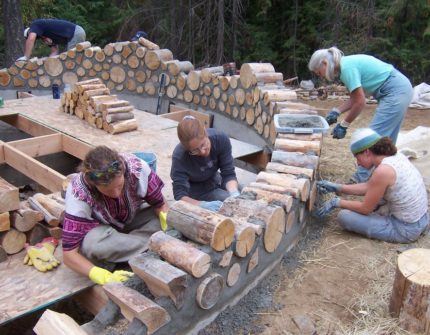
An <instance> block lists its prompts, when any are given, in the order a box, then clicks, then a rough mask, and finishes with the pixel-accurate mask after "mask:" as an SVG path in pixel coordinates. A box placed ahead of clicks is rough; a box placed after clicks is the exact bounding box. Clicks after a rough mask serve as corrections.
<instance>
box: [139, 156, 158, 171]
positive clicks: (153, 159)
mask: <svg viewBox="0 0 430 335" xmlns="http://www.w3.org/2000/svg"><path fill="white" fill-rule="evenodd" d="M133 155H135V156H136V157H138V158H140V159H141V160H143V161H145V162H146V163H147V164H148V165H149V167H150V168H151V169H152V170H153V171H154V172H155V171H157V156H155V154H153V153H152V152H143V151H140V152H133Z"/></svg>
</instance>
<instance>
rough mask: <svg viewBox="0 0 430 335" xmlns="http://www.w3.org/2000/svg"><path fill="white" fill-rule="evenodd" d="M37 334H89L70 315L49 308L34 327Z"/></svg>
mask: <svg viewBox="0 0 430 335" xmlns="http://www.w3.org/2000/svg"><path fill="white" fill-rule="evenodd" d="M33 330H34V332H35V333H36V334H37V335H67V334H75V335H87V333H86V332H85V331H84V330H82V329H81V327H80V326H79V325H78V324H77V323H76V322H75V320H73V319H72V318H71V317H70V316H68V315H67V314H63V313H57V312H54V311H51V310H49V309H47V310H46V311H45V312H43V314H42V316H41V317H40V319H39V321H38V322H37V323H36V325H35V326H34V328H33Z"/></svg>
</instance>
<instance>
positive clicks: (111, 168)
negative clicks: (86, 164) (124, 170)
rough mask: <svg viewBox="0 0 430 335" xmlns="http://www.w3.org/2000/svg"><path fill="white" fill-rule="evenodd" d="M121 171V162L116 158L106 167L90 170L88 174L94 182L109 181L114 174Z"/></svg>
mask: <svg viewBox="0 0 430 335" xmlns="http://www.w3.org/2000/svg"><path fill="white" fill-rule="evenodd" d="M120 171H121V163H120V162H119V161H117V160H115V161H113V162H112V163H110V164H109V165H108V167H107V168H106V169H103V170H92V171H88V172H87V175H88V177H89V178H90V179H91V180H92V181H94V182H99V183H108V182H109V181H110V179H111V178H112V176H114V175H116V174H117V173H118V172H120Z"/></svg>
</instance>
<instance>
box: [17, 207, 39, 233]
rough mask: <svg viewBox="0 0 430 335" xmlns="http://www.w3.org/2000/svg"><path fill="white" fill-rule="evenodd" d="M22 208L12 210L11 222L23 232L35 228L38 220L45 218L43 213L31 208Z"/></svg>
mask: <svg viewBox="0 0 430 335" xmlns="http://www.w3.org/2000/svg"><path fill="white" fill-rule="evenodd" d="M21 207H22V208H20V209H18V210H16V211H15V212H12V215H11V224H12V226H13V227H14V228H15V229H16V230H18V231H21V232H23V233H25V232H27V231H29V230H31V229H33V228H34V226H35V225H36V223H37V222H39V221H42V220H43V219H44V216H43V213H41V212H39V211H35V210H33V209H31V208H29V207H28V208H24V207H23V206H21Z"/></svg>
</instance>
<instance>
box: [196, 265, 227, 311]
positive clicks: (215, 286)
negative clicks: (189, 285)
mask: <svg viewBox="0 0 430 335" xmlns="http://www.w3.org/2000/svg"><path fill="white" fill-rule="evenodd" d="M223 288H224V279H223V278H222V277H221V276H220V275H219V274H217V273H212V274H211V275H209V276H208V277H207V278H205V279H204V280H203V281H202V283H201V284H200V285H199V287H198V288H197V295H196V301H197V304H198V305H199V306H200V307H201V308H203V309H211V308H212V307H213V306H215V304H216V303H217V302H218V300H219V297H220V295H221V292H222V290H223Z"/></svg>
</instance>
